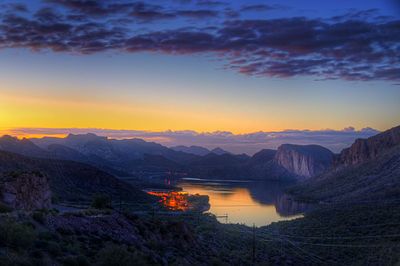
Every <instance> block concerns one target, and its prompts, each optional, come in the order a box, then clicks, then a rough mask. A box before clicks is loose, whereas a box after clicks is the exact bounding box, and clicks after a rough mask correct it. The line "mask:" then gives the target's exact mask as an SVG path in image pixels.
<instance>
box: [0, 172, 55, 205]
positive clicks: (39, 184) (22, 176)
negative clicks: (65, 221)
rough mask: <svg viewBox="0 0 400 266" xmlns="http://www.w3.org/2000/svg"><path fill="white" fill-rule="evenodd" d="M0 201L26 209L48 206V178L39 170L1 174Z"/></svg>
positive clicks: (49, 192)
mask: <svg viewBox="0 0 400 266" xmlns="http://www.w3.org/2000/svg"><path fill="white" fill-rule="evenodd" d="M0 201H2V202H4V203H5V204H7V205H8V206H10V207H12V208H14V209H22V210H26V211H32V210H36V209H47V208H50V205H51V191H50V186H49V183H48V179H47V177H46V176H44V175H43V174H41V173H39V172H24V173H15V172H13V173H9V174H7V175H3V176H1V177H0Z"/></svg>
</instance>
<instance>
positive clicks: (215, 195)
mask: <svg viewBox="0 0 400 266" xmlns="http://www.w3.org/2000/svg"><path fill="white" fill-rule="evenodd" d="M174 185H176V186H178V187H181V188H182V189H183V191H186V192H188V193H189V194H200V195H208V196H209V201H210V205H211V207H210V210H209V212H211V213H212V214H215V215H217V216H225V215H227V217H221V218H218V219H219V221H220V222H221V223H240V224H246V225H249V226H252V225H253V224H255V225H256V226H263V225H268V224H271V223H272V222H277V221H283V220H290V219H294V218H298V217H302V213H303V212H304V211H305V210H306V209H307V208H308V206H307V205H306V204H302V203H297V202H295V201H292V200H290V199H289V198H288V197H287V196H286V195H285V194H284V190H285V188H287V187H288V186H289V185H291V184H288V183H280V182H265V181H238V180H208V179H196V178H187V179H179V180H176V181H175V182H174Z"/></svg>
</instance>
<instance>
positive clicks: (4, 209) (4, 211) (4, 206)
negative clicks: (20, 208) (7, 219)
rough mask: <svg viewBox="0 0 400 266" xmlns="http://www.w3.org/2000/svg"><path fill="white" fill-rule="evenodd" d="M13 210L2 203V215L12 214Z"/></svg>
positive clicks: (0, 211)
mask: <svg viewBox="0 0 400 266" xmlns="http://www.w3.org/2000/svg"><path fill="white" fill-rule="evenodd" d="M12 210H13V209H12V208H11V207H9V206H7V205H5V204H4V203H2V202H0V213H7V212H12Z"/></svg>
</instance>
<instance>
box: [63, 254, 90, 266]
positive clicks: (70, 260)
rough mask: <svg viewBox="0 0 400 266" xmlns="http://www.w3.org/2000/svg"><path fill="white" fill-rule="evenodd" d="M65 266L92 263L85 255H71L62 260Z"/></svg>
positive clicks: (83, 265)
mask: <svg viewBox="0 0 400 266" xmlns="http://www.w3.org/2000/svg"><path fill="white" fill-rule="evenodd" d="M61 262H62V265H64V266H87V265H90V263H89V261H88V259H87V258H86V257H85V256H82V255H79V256H69V257H65V258H63V259H62V260H61Z"/></svg>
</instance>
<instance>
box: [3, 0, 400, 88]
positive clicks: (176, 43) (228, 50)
mask: <svg viewBox="0 0 400 266" xmlns="http://www.w3.org/2000/svg"><path fill="white" fill-rule="evenodd" d="M46 3H48V4H51V5H50V7H48V6H43V7H42V8H40V9H39V10H36V11H35V12H34V13H33V14H29V12H19V11H16V10H15V9H10V8H9V9H7V11H5V12H3V13H2V14H1V15H0V16H1V17H0V18H1V22H0V36H1V37H0V47H3V48H5V47H9V48H13V47H20V48H30V49H33V50H45V49H50V50H53V51H56V52H72V53H78V54H89V53H95V52H105V51H110V50H112V51H119V52H142V51H152V52H160V53H169V54H192V53H215V54H217V55H218V56H219V58H220V59H223V60H225V62H226V68H228V69H233V70H235V71H238V72H240V73H243V74H246V75H255V76H271V77H280V78H282V77H294V76H313V77H315V78H316V79H346V80H363V81H367V80H390V81H399V80H400V74H399V73H400V72H399V69H400V20H395V19H393V18H382V17H379V16H378V15H379V14H378V13H377V11H376V10H365V11H355V10H353V11H351V12H349V13H348V14H346V15H343V16H341V17H339V16H337V17H334V18H330V19H311V18H306V17H289V18H280V19H252V20H250V19H238V18H237V17H238V16H239V14H238V13H237V11H235V10H234V9H231V8H227V7H224V8H223V9H222V10H221V9H218V8H217V9H211V8H209V9H208V8H207V9H203V8H202V9H190V8H187V9H181V7H180V8H175V9H173V8H172V7H171V6H168V5H163V4H162V3H163V2H161V1H157V2H152V4H149V3H145V2H141V1H134V2H132V1H123V2H121V1H113V2H111V1H110V2H106V1H89V0H68V1H67V0H46ZM196 3H197V4H199V3H200V2H193V1H192V2H191V3H189V4H188V6H186V7H190V6H191V7H193V4H195V5H197V4H196ZM204 3H205V2H204ZM221 3H225V2H221ZM208 4H210V5H211V4H212V3H211V2H208ZM214 5H216V3H214ZM267 7H268V6H266V5H263V6H262V7H261V6H260V5H257V6H256V5H252V6H246V7H243V8H247V9H250V10H255V9H260V8H261V9H262V8H267ZM60 8H61V10H60ZM224 12H225V13H226V12H230V13H231V14H225V16H228V18H229V19H228V20H226V21H223V16H222V17H221V16H220V14H222V13H224ZM182 18H184V19H185V21H186V22H182V21H181V20H179V19H182ZM188 18H189V19H188ZM217 18H219V19H217ZM209 19H217V20H216V22H217V23H209V22H210V20H209ZM158 20H169V21H173V23H172V24H171V25H172V26H169V27H168V26H165V25H163V24H157V25H155V23H152V24H150V23H149V24H146V23H147V22H154V21H158ZM193 20H195V21H196V22H195V23H194V22H193ZM137 22H140V23H141V24H140V25H141V26H140V27H141V28H140V31H139V30H138V27H137V25H136V24H137ZM177 25H181V26H180V27H178V26H177Z"/></svg>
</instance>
